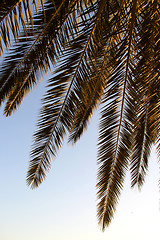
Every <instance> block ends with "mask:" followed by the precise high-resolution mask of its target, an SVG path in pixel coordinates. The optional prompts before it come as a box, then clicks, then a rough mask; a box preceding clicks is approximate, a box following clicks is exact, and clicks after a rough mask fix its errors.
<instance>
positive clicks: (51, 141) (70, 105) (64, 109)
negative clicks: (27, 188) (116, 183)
mask: <svg viewBox="0 0 160 240" xmlns="http://www.w3.org/2000/svg"><path fill="white" fill-rule="evenodd" d="M104 4H105V1H102V3H101V5H100V7H99V9H97V5H95V6H94V8H95V9H94V8H93V7H92V6H91V8H90V10H89V7H87V11H88V12H89V13H90V14H91V13H92V15H93V16H94V15H95V18H96V19H98V18H99V16H100V13H101V12H102V9H103V6H104ZM83 8H84V10H83V9H82V6H81V16H82V15H83V17H84V16H85V14H86V15H88V12H87V11H86V12H85V6H84V7H83ZM96 10H97V11H98V12H97V14H96ZM82 11H83V13H82ZM83 17H81V18H80V19H81V21H80V22H79V24H78V25H80V26H81V28H79V27H77V31H76V35H77V34H78V29H79V31H80V32H81V31H82V29H83V25H84V27H85V31H82V33H83V34H82V36H81V34H78V36H77V38H76V39H73V43H72V42H70V43H69V48H68V49H67V48H66V49H65V51H64V55H62V57H63V60H62V65H61V66H60V67H59V69H58V71H57V74H58V75H57V76H56V78H53V79H52V80H51V82H52V84H50V85H49V87H52V88H51V89H50V90H49V91H48V94H47V96H46V97H45V99H44V108H43V109H44V111H42V113H41V118H40V120H39V125H38V128H39V131H38V132H37V133H36V134H35V136H36V139H35V143H34V145H33V150H32V153H31V161H30V167H29V170H28V174H27V182H28V184H29V185H31V186H32V187H35V186H37V185H39V184H40V183H41V182H42V180H43V179H44V178H45V175H46V170H48V169H49V167H50V164H51V162H50V158H51V156H54V155H55V154H56V151H57V149H58V148H59V147H60V146H61V143H62V140H63V138H64V135H65V133H66V129H70V127H71V119H72V118H73V117H74V109H75V107H76V106H77V105H76V103H77V97H76V89H78V88H79V87H80V86H79V84H81V83H80V82H79V79H78V76H79V74H80V71H81V66H82V65H83V63H84V59H85V57H86V52H87V49H88V48H89V46H90V42H91V39H92V36H93V34H94V31H95V26H96V24H97V21H93V23H92V22H88V24H87V18H86V20H85V23H84V22H83ZM93 18H94V17H93ZM89 20H90V19H89ZM86 24H87V26H86ZM84 33H85V34H84ZM72 47H73V49H72ZM70 51H71V55H70ZM65 53H66V55H65ZM57 78H59V84H57ZM55 84H56V86H55ZM57 86H58V87H59V92H61V93H62V97H61V95H60V96H59V98H58V100H57V97H56V93H55V92H54V89H56V87H57ZM64 86H65V87H64ZM61 88H62V89H61ZM64 90H65V91H64ZM73 94H74V97H73ZM51 96H55V98H54V99H55V100H54V99H52V98H51ZM71 99H72V101H71ZM50 101H51V103H50ZM55 101H56V102H55ZM55 109H56V113H55ZM57 109H58V111H57ZM53 115H54V119H55V120H53ZM45 116H47V117H45ZM46 121H47V122H46ZM48 122H49V123H50V124H49V125H48ZM46 129H47V132H46V134H44V133H45V131H46ZM39 146H41V147H39ZM42 166H45V167H44V168H43V171H42Z"/></svg>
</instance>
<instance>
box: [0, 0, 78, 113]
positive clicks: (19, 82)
mask: <svg viewBox="0 0 160 240" xmlns="http://www.w3.org/2000/svg"><path fill="white" fill-rule="evenodd" d="M64 3H65V4H64ZM67 4H68V1H62V2H61V4H60V6H56V10H55V4H54V5H53V4H52V3H47V5H44V6H45V12H46V14H47V17H46V23H44V15H43V14H39V15H38V17H37V18H35V22H34V25H35V27H34V29H33V31H32V32H31V33H30V39H31V41H30V42H29V39H27V40H26V39H25V36H23V37H22V38H21V39H20V41H19V43H18V44H16V46H14V48H13V52H12V55H11V57H10V55H9V58H8V59H7V57H6V59H5V61H4V64H3V65H4V66H2V75H1V76H2V77H1V80H0V83H1V92H0V93H1V94H0V98H1V101H4V100H5V98H6V97H8V102H7V105H6V108H5V114H6V115H10V114H11V113H12V111H14V110H15V109H16V108H17V105H18V104H19V103H20V102H21V101H22V99H23V96H24V93H27V92H28V91H30V86H34V84H36V78H35V76H36V75H39V73H42V74H43V73H44V72H47V71H48V69H49V68H50V65H51V64H54V63H55V61H56V58H57V55H59V54H61V51H62V45H63V44H64V39H62V37H63V35H64V34H61V32H62V29H63V28H64V27H65V25H66V21H67V20H68V18H69V16H70V15H69V12H71V10H72V6H73V5H74V2H72V4H71V6H68V5H67ZM63 5H64V6H63ZM62 7H63V12H62V9H61V8H62ZM67 7H68V8H67ZM60 9H61V12H60ZM57 14H58V15H57ZM68 15H69V16H68ZM66 19H67V20H66ZM60 23H61V24H62V25H60ZM36 26H38V27H36ZM39 26H40V27H39ZM68 31H69V30H68ZM65 32H67V31H65ZM66 35H67V34H65V37H66ZM67 40H68V39H67V37H66V41H67ZM10 58H12V59H13V61H12V64H11V65H9V63H10V61H11V59H10ZM17 58H18V61H17ZM24 73H25V74H24ZM22 76H23V77H22ZM32 78H33V79H32ZM31 80H32V82H33V84H32V83H31ZM30 83H31V85H30ZM2 84H3V85H2ZM27 86H28V87H27ZM8 93H9V94H10V93H11V94H10V95H9V96H8Z"/></svg>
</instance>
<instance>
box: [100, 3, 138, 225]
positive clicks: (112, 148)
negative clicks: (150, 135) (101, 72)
mask: <svg viewBox="0 0 160 240" xmlns="http://www.w3.org/2000/svg"><path fill="white" fill-rule="evenodd" d="M125 7H126V9H125V11H127V12H125V14H126V16H129V17H130V20H128V19H125V18H123V21H124V22H123V24H124V25H126V24H125V21H127V23H128V29H126V34H125V33H124V34H125V35H126V37H123V39H121V35H119V36H118V35H117V36H116V39H115V41H114V42H117V44H115V46H114V49H113V53H112V55H113V56H114V57H113V60H112V68H113V70H112V73H111V77H110V80H109V81H108V87H107V90H106V94H105V95H104V98H103V99H104V100H103V105H104V107H103V110H102V116H101V122H100V136H99V149H98V152H99V153H98V165H99V170H98V184H97V188H98V193H97V195H98V199H99V202H98V219H99V223H101V224H102V229H103V230H104V228H105V226H107V225H108V224H109V223H110V221H111V219H112V217H113V214H114V212H115V208H116V205H117V203H118V199H119V196H120V193H121V190H122V188H123V181H124V176H125V171H126V169H127V165H128V157H129V153H130V147H131V135H132V129H131V126H130V124H129V123H127V121H126V118H125V115H126V113H125V102H128V103H129V97H128V94H127V85H128V84H129V82H130V81H129V74H130V65H131V52H132V39H133V36H134V26H135V20H136V15H137V1H132V3H130V2H128V4H127V3H125ZM118 10H119V11H118V13H117V18H119V21H120V22H121V20H120V9H118ZM128 11H129V12H128ZM119 39H120V40H119ZM127 41H128V44H127ZM118 45H119V46H118ZM114 51H115V52H114ZM120 59H121V60H120ZM122 59H123V60H122Z"/></svg>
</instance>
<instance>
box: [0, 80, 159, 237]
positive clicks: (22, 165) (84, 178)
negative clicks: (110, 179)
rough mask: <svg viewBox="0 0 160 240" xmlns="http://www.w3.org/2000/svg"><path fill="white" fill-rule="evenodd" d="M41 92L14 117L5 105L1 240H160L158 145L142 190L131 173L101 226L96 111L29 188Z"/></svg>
mask: <svg viewBox="0 0 160 240" xmlns="http://www.w3.org/2000/svg"><path fill="white" fill-rule="evenodd" d="M42 85H43V84H42ZM42 92H43V87H41V86H39V87H37V88H36V89H35V90H34V91H33V92H32V93H31V94H30V95H29V96H27V97H26V98H25V100H24V102H23V103H22V106H21V107H20V109H19V110H18V111H17V112H15V113H14V114H13V115H12V116H11V117H9V118H5V117H4V116H2V109H0V123H1V124H0V132H1V138H0V146H1V156H0V165H1V167H0V215H1V217H0V239H1V240H107V239H109V240H117V239H118V240H150V239H151V238H152V239H154V240H158V239H159V235H160V227H159V225H160V211H159V207H160V200H159V199H160V195H159V188H158V181H159V167H158V160H157V158H156V155H155V149H153V151H152V153H151V157H150V163H149V172H148V174H147V177H146V183H145V185H144V187H143V188H142V191H141V192H138V190H136V189H133V190H130V185H129V176H127V179H126V183H125V187H124V191H123V192H122V195H121V197H120V203H119V205H118V207H117V212H116V214H115V217H114V219H113V221H112V223H111V225H110V226H109V228H107V229H106V230H105V232H101V230H100V228H99V226H98V224H97V218H96V188H95V185H96V170H97V165H96V152H97V149H96V143H97V126H98V116H97V114H96V115H95V117H94V118H93V120H92V121H91V124H90V126H89V128H88V131H87V132H85V134H84V135H83V137H82V138H81V140H80V141H79V142H78V143H77V144H76V145H75V146H74V147H72V146H71V145H68V144H64V146H63V148H62V149H61V150H60V152H59V154H58V157H57V158H56V159H55V160H54V161H53V164H52V168H51V170H50V172H49V173H48V176H47V178H46V180H45V181H44V182H43V183H42V185H41V186H40V187H39V188H38V189H36V190H30V189H29V188H28V187H27V186H26V183H25V177H26V171H27V168H28V161H29V151H30V147H31V143H32V134H33V132H34V130H35V125H36V119H37V115H38V112H39V111H38V110H39V106H40V98H41V96H42V95H41V94H42Z"/></svg>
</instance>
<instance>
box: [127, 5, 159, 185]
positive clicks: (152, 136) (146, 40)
mask: <svg viewBox="0 0 160 240" xmlns="http://www.w3.org/2000/svg"><path fill="white" fill-rule="evenodd" d="M155 2H156V1H154V3H153V4H152V5H150V6H146V7H145V8H144V10H143V15H142V18H141V26H142V28H141V30H140V32H139V35H141V38H139V39H141V40H140V41H139V42H137V46H138V47H139V49H141V51H139V55H141V59H140V61H139V62H138V63H137V66H136V69H135V78H136V81H137V83H136V84H137V93H138V96H137V97H136V104H137V106H136V108H135V112H136V118H135V122H133V125H134V126H135V128H134V143H133V157H132V159H131V186H132V187H133V186H135V185H138V187H139V188H140V187H142V185H143V183H144V180H145V175H146V171H147V169H148V158H149V155H150V150H151V146H152V143H154V142H155V141H156V138H157V134H158V125H159V124H160V121H159V116H158V111H157V110H158V109H157V108H156V105H157V103H158V101H159V100H158V99H159V92H158V91H157V89H159V75H158V71H159V60H158V58H159V57H158V56H159V50H158V48H157V43H156V42H157V40H156V39H157V37H158V35H159V31H158V28H157V23H158V22H157V20H158V18H157V16H156V15H157V14H156V12H157V6H158V5H155ZM148 7H149V8H148ZM149 9H150V10H149ZM154 111H155V112H154Z"/></svg>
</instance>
